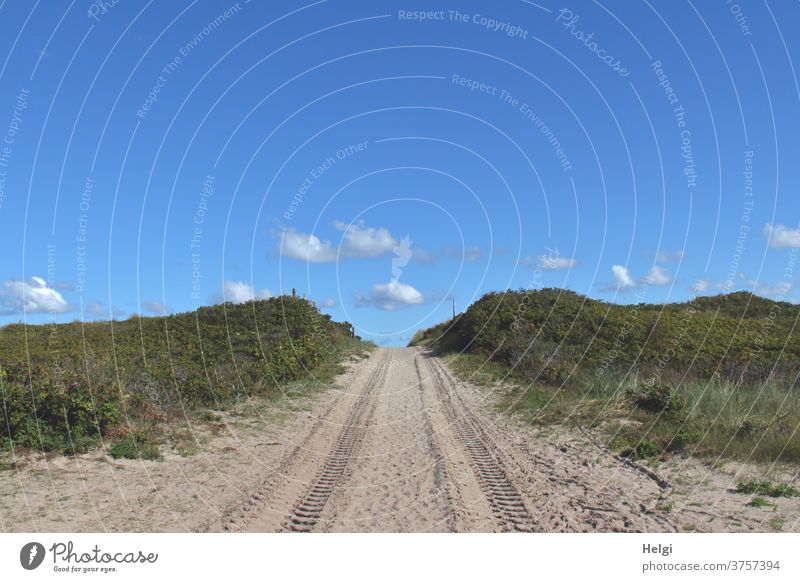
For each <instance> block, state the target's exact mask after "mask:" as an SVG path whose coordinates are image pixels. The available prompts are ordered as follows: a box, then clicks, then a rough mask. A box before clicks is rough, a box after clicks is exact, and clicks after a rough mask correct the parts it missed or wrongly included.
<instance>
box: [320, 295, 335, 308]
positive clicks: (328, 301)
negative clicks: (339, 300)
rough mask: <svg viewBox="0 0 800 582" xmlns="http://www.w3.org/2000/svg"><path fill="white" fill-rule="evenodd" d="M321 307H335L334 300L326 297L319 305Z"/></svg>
mask: <svg viewBox="0 0 800 582" xmlns="http://www.w3.org/2000/svg"><path fill="white" fill-rule="evenodd" d="M319 304H320V305H321V306H322V307H328V308H330V307H336V299H334V298H333V297H326V298H325V299H323V300H322V301H320V303H319Z"/></svg>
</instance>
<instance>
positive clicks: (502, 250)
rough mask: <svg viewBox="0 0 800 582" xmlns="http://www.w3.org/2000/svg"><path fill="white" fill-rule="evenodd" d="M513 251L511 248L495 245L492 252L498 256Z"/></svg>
mask: <svg viewBox="0 0 800 582" xmlns="http://www.w3.org/2000/svg"><path fill="white" fill-rule="evenodd" d="M510 252H511V249H510V248H508V247H494V248H493V249H492V254H493V255H494V256H496V257H504V256H506V255H507V254H509V253H510Z"/></svg>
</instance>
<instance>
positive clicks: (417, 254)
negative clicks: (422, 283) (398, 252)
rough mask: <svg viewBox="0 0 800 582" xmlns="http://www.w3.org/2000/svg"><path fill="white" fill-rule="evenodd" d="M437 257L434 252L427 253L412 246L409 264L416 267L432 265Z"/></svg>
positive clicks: (420, 248) (427, 251)
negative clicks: (416, 265)
mask: <svg viewBox="0 0 800 582" xmlns="http://www.w3.org/2000/svg"><path fill="white" fill-rule="evenodd" d="M437 260H439V257H438V256H437V254H436V253H435V252H434V251H429V250H427V249H424V248H422V247H420V246H416V245H415V246H414V254H413V255H412V257H411V262H412V263H416V264H418V265H432V264H433V263H435V262H436V261H437Z"/></svg>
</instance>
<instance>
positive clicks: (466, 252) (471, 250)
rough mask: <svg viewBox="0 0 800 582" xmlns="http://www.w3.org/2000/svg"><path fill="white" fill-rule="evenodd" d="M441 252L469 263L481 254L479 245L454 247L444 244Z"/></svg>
mask: <svg viewBox="0 0 800 582" xmlns="http://www.w3.org/2000/svg"><path fill="white" fill-rule="evenodd" d="M442 253H444V254H445V255H446V256H448V257H453V258H454V259H459V260H462V261H467V262H470V263H473V262H475V261H479V260H480V259H481V257H482V256H483V252H482V251H481V249H480V248H479V247H466V248H461V249H457V248H455V247H451V246H449V245H445V247H444V248H443V249H442Z"/></svg>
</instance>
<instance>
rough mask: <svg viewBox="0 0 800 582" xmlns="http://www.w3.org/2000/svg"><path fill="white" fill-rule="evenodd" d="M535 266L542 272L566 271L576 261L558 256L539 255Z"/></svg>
mask: <svg viewBox="0 0 800 582" xmlns="http://www.w3.org/2000/svg"><path fill="white" fill-rule="evenodd" d="M537 260H538V262H537V266H538V267H539V268H540V269H542V270H543V271H566V270H569V269H571V268H573V267H574V266H575V265H576V264H577V261H576V260H575V259H572V258H569V257H562V256H558V255H539V256H538V257H537Z"/></svg>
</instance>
